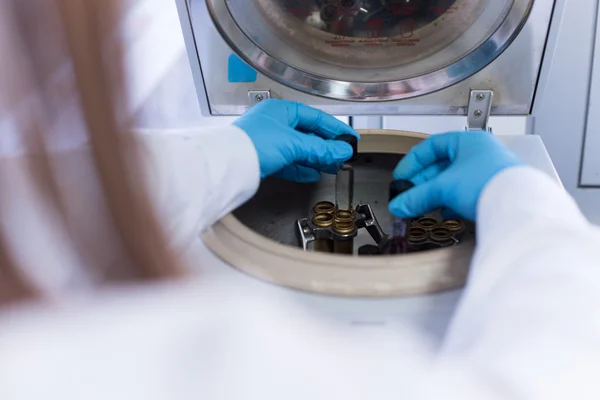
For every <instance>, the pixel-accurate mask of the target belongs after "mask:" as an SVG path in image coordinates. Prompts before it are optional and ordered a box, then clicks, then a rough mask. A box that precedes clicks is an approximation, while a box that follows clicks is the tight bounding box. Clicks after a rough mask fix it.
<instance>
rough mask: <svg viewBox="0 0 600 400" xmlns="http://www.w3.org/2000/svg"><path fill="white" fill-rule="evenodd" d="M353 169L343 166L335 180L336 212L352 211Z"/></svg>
mask: <svg viewBox="0 0 600 400" xmlns="http://www.w3.org/2000/svg"><path fill="white" fill-rule="evenodd" d="M353 196H354V168H352V166H351V165H349V164H344V165H343V166H342V168H341V169H340V170H339V172H338V174H337V176H336V178H335V205H336V207H337V209H338V210H352V201H353V198H352V197H353Z"/></svg>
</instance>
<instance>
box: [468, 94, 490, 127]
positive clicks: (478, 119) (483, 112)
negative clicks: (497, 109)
mask: <svg viewBox="0 0 600 400" xmlns="http://www.w3.org/2000/svg"><path fill="white" fill-rule="evenodd" d="M493 100H494V92H492V91H491V90H471V96H470V97H469V108H468V110H467V128H466V130H468V131H490V132H491V131H492V128H491V127H490V126H489V118H490V113H491V111H492V101H493Z"/></svg>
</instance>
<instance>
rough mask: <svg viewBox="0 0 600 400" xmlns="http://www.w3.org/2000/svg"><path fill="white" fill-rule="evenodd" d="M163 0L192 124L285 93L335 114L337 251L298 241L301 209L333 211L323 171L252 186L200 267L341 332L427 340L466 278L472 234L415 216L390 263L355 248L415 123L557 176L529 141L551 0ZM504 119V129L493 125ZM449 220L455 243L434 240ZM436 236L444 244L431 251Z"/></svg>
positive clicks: (368, 235)
mask: <svg viewBox="0 0 600 400" xmlns="http://www.w3.org/2000/svg"><path fill="white" fill-rule="evenodd" d="M177 3H178V9H179V13H180V19H181V25H182V28H183V32H184V37H185V40H186V46H187V52H188V55H189V60H190V64H191V67H192V72H193V75H194V80H195V85H196V91H197V94H198V98H199V101H200V107H201V111H202V113H203V115H205V116H235V115H240V114H242V113H243V112H244V111H245V110H247V109H248V108H249V107H251V106H253V105H255V104H257V103H259V102H261V101H264V100H266V99H269V98H278V99H286V100H294V101H300V102H303V103H306V104H309V105H311V106H313V107H317V108H320V109H322V110H324V111H326V112H329V113H331V114H334V115H336V116H340V117H341V118H347V121H348V122H349V123H350V124H353V125H354V127H355V128H357V129H361V137H362V139H361V141H360V145H359V149H358V150H359V157H358V159H357V160H356V161H354V162H353V168H354V186H353V196H354V207H355V210H356V221H357V224H358V225H356V226H355V228H356V231H357V232H356V235H355V236H353V239H354V242H353V247H352V254H349V253H350V252H349V251H342V252H328V251H322V249H323V248H327V246H326V245H325V246H324V245H323V243H324V242H323V241H322V240H321V242H319V243H318V244H314V243H313V245H312V246H311V245H309V242H311V241H315V240H316V241H317V242H318V241H319V239H323V238H326V239H327V238H329V239H331V237H330V236H322V235H325V234H324V233H319V232H324V231H327V230H328V232H331V229H330V228H328V226H329V225H320V224H326V223H329V222H330V221H329V220H328V218H327V216H324V215H321V217H318V218H316V217H315V215H316V214H315V211H314V210H315V207H317V206H319V204H321V205H323V204H325V205H327V204H335V198H334V197H335V192H336V190H335V186H336V182H335V180H336V177H335V176H326V177H324V179H323V180H322V181H321V182H319V183H316V184H308V185H307V184H298V183H292V182H285V181H280V180H275V179H272V180H271V179H268V180H266V181H264V182H263V183H262V185H261V187H260V189H259V191H258V193H257V194H256V196H255V197H254V198H253V199H252V200H250V201H249V202H248V203H247V204H245V205H244V206H242V207H240V208H239V209H238V210H236V211H234V212H233V213H232V214H230V215H228V216H226V217H225V218H223V219H222V220H221V221H220V222H218V223H217V224H216V225H215V226H214V227H213V228H212V229H210V230H209V231H207V232H205V233H204V235H203V241H202V244H199V246H200V247H201V250H200V251H201V253H202V257H204V259H205V261H206V262H207V265H206V266H205V267H202V268H203V273H205V274H206V276H226V277H227V278H228V279H230V280H232V281H236V282H238V283H240V282H241V283H242V284H246V285H251V286H256V287H259V288H260V290H264V291H266V292H282V291H287V292H288V296H292V297H295V298H296V299H297V301H298V302H299V303H301V304H303V305H306V306H307V307H314V308H315V310H319V311H318V312H320V313H326V314H328V315H330V316H331V317H333V318H340V319H341V320H343V321H346V322H348V323H349V324H351V325H352V326H359V325H360V326H362V325H361V324H363V323H364V324H366V325H369V324H371V323H372V324H375V325H377V326H385V325H386V324H393V323H394V321H395V322H398V321H400V320H402V321H403V322H406V323H412V324H417V325H419V327H420V328H424V329H426V330H428V331H429V332H430V333H432V334H433V335H434V336H436V337H439V336H440V335H441V334H442V332H443V331H444V329H445V327H446V324H447V322H448V320H449V318H450V316H451V315H452V312H453V310H454V307H455V305H456V302H457V300H458V298H459V296H460V291H461V289H460V288H461V287H462V286H463V285H464V284H465V282H466V279H467V276H468V267H469V263H470V260H471V257H472V255H473V251H474V248H475V240H476V239H475V237H476V235H475V233H476V226H474V225H472V224H469V223H467V222H464V221H448V220H443V219H441V218H440V217H439V215H437V216H436V215H428V216H423V218H425V220H423V221H421V225H419V223H420V222H419V221H418V220H417V221H416V222H414V223H415V230H414V234H413V238H418V237H421V236H419V235H421V233H423V232H425V233H423V238H424V237H425V236H427V237H428V238H429V239H430V240H431V241H432V242H431V244H432V245H431V246H426V247H422V248H420V250H421V251H415V252H410V253H407V254H400V255H397V254H396V255H384V254H372V253H368V252H367V251H361V249H363V250H365V249H368V248H371V249H373V248H374V247H377V245H378V241H377V234H376V229H375V228H374V223H373V221H375V220H376V221H377V224H376V225H377V227H379V228H381V230H382V231H383V233H384V234H388V233H389V231H388V226H389V221H390V215H389V213H388V212H387V201H388V187H389V184H390V180H391V172H392V170H393V168H394V166H395V164H396V163H397V162H398V161H399V160H400V159H401V157H402V156H403V155H404V154H406V153H407V152H408V151H409V150H410V148H411V147H412V146H414V145H415V144H417V143H419V142H420V141H422V140H423V139H425V138H426V137H427V134H428V133H432V132H431V131H432V130H433V128H432V125H431V121H441V120H440V118H442V121H450V122H449V124H448V126H449V128H452V129H455V128H457V127H458V128H460V129H464V130H478V131H479V130H483V131H487V132H490V133H491V134H496V135H497V136H498V138H499V139H500V140H501V141H502V142H504V143H505V144H506V145H507V146H508V147H510V148H511V149H512V150H513V151H514V152H516V153H517V154H518V155H519V156H520V157H521V158H522V159H523V160H524V161H525V162H526V163H529V164H531V165H533V166H535V167H537V168H539V169H541V170H543V171H545V172H546V173H548V174H549V175H550V176H552V177H553V178H554V179H556V180H557V181H558V182H560V179H559V175H558V174H557V172H556V170H555V168H554V165H553V163H552V160H551V158H550V156H549V155H548V152H547V150H546V147H545V146H544V143H543V141H542V139H541V138H540V136H537V135H534V134H531V133H532V132H533V128H532V121H533V118H532V111H533V110H534V107H535V103H536V96H539V92H540V88H539V86H540V82H541V81H542V82H546V80H545V79H546V77H543V74H544V72H543V71H544V67H545V65H548V63H551V62H552V60H553V59H552V57H551V55H549V54H548V52H547V49H548V46H549V44H550V41H551V40H555V38H554V39H550V38H551V37H552V35H551V32H552V31H551V29H550V28H551V26H552V25H551V22H552V23H555V24H559V25H560V18H562V17H563V16H564V14H565V13H566V12H567V9H566V3H567V2H566V1H565V0H557V1H556V2H555V1H554V0H178V1H177ZM556 8H559V11H556ZM443 118H449V119H447V120H443ZM382 121H383V122H382ZM385 121H393V124H392V123H391V122H388V123H386V122H385ZM415 121H417V122H416V123H415ZM507 121H508V122H507ZM515 121H517V122H516V124H515ZM438 123H439V122H433V125H436V124H438ZM441 123H442V124H445V122H441ZM507 126H510V127H511V129H513V128H514V127H516V128H514V129H513V130H514V131H512V132H505V131H507V130H508V129H507V128H506V127H507ZM392 128H393V129H392ZM409 128H410V129H409ZM421 128H422V129H421ZM503 133H511V134H508V135H505V134H503ZM482 134H485V133H482ZM321 214H322V213H321ZM372 217H375V218H372ZM432 220H433V221H432ZM429 222H431V223H432V225H430V226H427V223H429ZM332 223H333V222H332ZM457 223H458V224H460V227H461V228H460V229H462V230H461V232H462V234H461V235H460V238H459V239H460V240H458V239H456V240H454V239H455V237H454V236H453V235H450V236H448V237H446V236H444V235H445V233H444V232H447V229H446V228H449V229H450V228H454V227H456V226H457V225H453V224H457ZM444 224H445V225H444ZM435 229H439V230H438V231H435V232H434V230H435ZM457 229H458V228H457ZM450 230H452V229H450ZM441 233H444V235H442V234H441ZM315 234H316V235H317V236H318V235H321V236H318V237H315V236H314V235H315ZM330 234H331V233H327V235H330ZM311 235H312V236H311ZM436 235H437V237H438V238H439V237H443V238H445V239H449V238H450V237H452V239H453V240H454V242H452V243H450V242H448V241H446V242H445V243H446V245H443V246H438V245H436V244H435V243H433V242H436V240H437V239H436ZM440 235H441V236H440ZM456 237H457V238H458V236H456ZM419 240H422V238H421V239H419ZM423 240H425V239H423ZM315 249H316V250H315ZM319 249H321V250H319ZM206 262H205V263H203V264H206Z"/></svg>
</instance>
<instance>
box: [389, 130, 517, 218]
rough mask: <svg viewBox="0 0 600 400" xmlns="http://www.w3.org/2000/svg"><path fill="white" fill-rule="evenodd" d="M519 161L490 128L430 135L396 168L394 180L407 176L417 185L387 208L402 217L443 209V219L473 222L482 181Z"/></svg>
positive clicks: (482, 186) (484, 182)
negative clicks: (461, 219) (485, 130)
mask: <svg viewBox="0 0 600 400" xmlns="http://www.w3.org/2000/svg"><path fill="white" fill-rule="evenodd" d="M521 164H522V162H521V161H520V160H519V159H518V157H517V156H516V155H515V154H513V153H512V152H511V151H510V150H508V149H507V148H506V147H504V145H502V144H501V143H500V142H499V141H498V139H496V138H495V137H494V136H493V135H491V134H489V133H488V132H482V131H479V132H451V133H446V134H442V135H433V136H431V137H430V138H428V139H427V140H425V141H424V142H422V143H419V144H418V145H416V146H415V147H414V148H413V149H412V150H411V151H410V152H409V153H408V154H407V155H406V156H405V157H404V158H403V159H402V160H401V161H400V163H398V166H397V167H396V169H395V170H394V179H407V180H410V181H411V182H412V183H413V184H415V187H413V188H412V189H410V190H408V191H406V192H404V193H403V194H401V195H399V196H397V197H396V198H395V199H393V200H392V201H391V202H390V204H389V209H390V212H391V213H392V214H394V215H396V216H398V217H401V218H403V217H416V216H421V215H424V214H425V213H427V212H430V211H434V210H436V209H439V208H442V212H443V214H444V216H445V217H446V218H456V217H457V216H460V217H463V218H467V219H470V220H475V218H476V215H477V203H478V200H479V196H480V194H481V191H482V190H483V188H484V187H485V185H486V184H487V183H488V182H489V181H490V180H491V179H492V178H493V177H494V176H495V175H496V174H497V173H498V172H500V171H502V170H504V169H506V168H509V167H513V166H517V165H521ZM456 214H458V215H456Z"/></svg>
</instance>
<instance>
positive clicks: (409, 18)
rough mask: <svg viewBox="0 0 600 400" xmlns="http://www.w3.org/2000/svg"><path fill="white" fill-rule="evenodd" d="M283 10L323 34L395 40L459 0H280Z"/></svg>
mask: <svg viewBox="0 0 600 400" xmlns="http://www.w3.org/2000/svg"><path fill="white" fill-rule="evenodd" d="M278 1H279V3H280V6H281V7H282V9H283V11H284V12H286V13H289V14H292V15H293V16H294V17H296V18H298V19H301V20H302V21H304V23H306V24H309V25H312V26H313V27H315V28H317V29H320V30H322V31H324V32H328V33H332V34H334V35H341V36H348V37H355V38H369V37H372V36H373V35H372V32H373V30H374V29H376V30H377V31H378V32H379V33H378V36H379V37H394V36H398V35H401V34H403V33H404V32H406V29H407V28H409V29H410V30H411V31H412V30H414V29H418V28H420V27H422V26H425V25H428V24H430V23H432V22H433V21H435V20H436V19H438V18H439V17H441V16H442V15H444V14H445V13H447V12H449V10H451V9H452V6H453V5H454V3H456V0H278Z"/></svg>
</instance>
